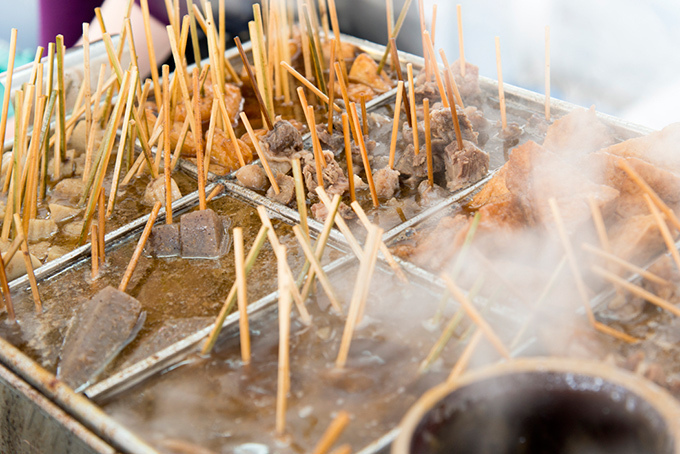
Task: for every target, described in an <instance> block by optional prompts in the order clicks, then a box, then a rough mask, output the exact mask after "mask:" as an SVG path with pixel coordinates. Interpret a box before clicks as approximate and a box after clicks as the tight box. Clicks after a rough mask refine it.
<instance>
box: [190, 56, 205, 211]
mask: <svg viewBox="0 0 680 454" xmlns="http://www.w3.org/2000/svg"><path fill="white" fill-rule="evenodd" d="M191 80H192V83H193V90H194V98H193V103H194V115H195V116H196V117H195V119H194V124H195V125H196V128H197V129H196V130H194V146H195V147H196V173H197V179H198V201H199V202H198V204H199V209H200V210H205V209H206V203H205V174H204V173H203V158H204V156H203V151H204V150H203V132H202V131H201V107H200V99H201V91H200V88H199V83H198V68H197V67H194V70H193V73H192V75H191Z"/></svg>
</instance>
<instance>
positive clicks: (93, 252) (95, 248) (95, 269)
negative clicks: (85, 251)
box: [90, 224, 99, 279]
mask: <svg viewBox="0 0 680 454" xmlns="http://www.w3.org/2000/svg"><path fill="white" fill-rule="evenodd" d="M97 230H98V229H97V226H96V225H94V224H92V225H91V226H90V261H91V262H92V274H91V275H92V279H96V278H97V275H99V242H98V241H97V238H99V233H98V231H97Z"/></svg>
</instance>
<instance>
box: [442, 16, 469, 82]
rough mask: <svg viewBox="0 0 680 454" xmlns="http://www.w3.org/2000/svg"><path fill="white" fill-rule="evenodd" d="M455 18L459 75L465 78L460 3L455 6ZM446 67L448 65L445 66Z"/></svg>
mask: <svg viewBox="0 0 680 454" xmlns="http://www.w3.org/2000/svg"><path fill="white" fill-rule="evenodd" d="M456 16H457V17H458V48H459V52H460V58H459V59H458V60H459V61H460V75H461V76H463V77H465V46H464V45H463V13H462V12H461V6H460V3H459V4H458V5H456ZM446 66H447V67H448V65H446Z"/></svg>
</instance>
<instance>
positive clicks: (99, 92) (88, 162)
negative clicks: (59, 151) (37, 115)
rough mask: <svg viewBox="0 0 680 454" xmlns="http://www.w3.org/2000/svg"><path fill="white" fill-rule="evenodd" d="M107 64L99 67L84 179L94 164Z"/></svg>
mask: <svg viewBox="0 0 680 454" xmlns="http://www.w3.org/2000/svg"><path fill="white" fill-rule="evenodd" d="M105 71H106V66H105V65H104V63H102V65H101V67H100V68H99V79H98V80H97V88H96V90H95V92H94V101H93V102H94V111H93V112H92V122H91V124H90V126H89V127H88V129H87V146H86V147H85V167H84V168H83V181H85V180H86V179H87V176H88V175H89V174H90V167H91V166H92V152H93V151H94V140H95V131H96V130H97V129H98V127H99V126H98V125H99V123H98V118H97V117H98V112H99V109H98V105H99V101H100V99H101V96H102V92H103V90H104V75H105Z"/></svg>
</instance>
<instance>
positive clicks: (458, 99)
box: [439, 49, 465, 109]
mask: <svg viewBox="0 0 680 454" xmlns="http://www.w3.org/2000/svg"><path fill="white" fill-rule="evenodd" d="M439 55H440V56H441V57H442V62H443V63H444V77H447V76H446V70H449V72H451V66H450V65H449V60H448V59H447V58H446V52H444V49H439ZM451 86H452V87H453V94H454V95H455V97H456V104H458V105H459V106H460V108H461V109H465V105H464V104H463V98H462V97H461V96H460V90H458V84H457V83H456V79H455V78H454V77H453V74H451ZM449 102H451V101H450V100H449Z"/></svg>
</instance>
